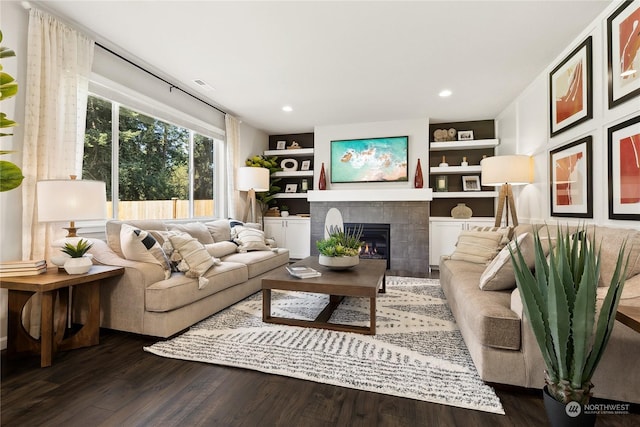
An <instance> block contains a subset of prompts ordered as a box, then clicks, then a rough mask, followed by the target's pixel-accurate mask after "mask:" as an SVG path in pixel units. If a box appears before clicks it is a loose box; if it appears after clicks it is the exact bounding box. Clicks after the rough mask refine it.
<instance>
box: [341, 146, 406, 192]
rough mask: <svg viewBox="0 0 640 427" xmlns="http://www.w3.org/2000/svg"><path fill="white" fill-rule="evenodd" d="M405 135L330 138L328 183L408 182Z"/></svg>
mask: <svg viewBox="0 0 640 427" xmlns="http://www.w3.org/2000/svg"><path fill="white" fill-rule="evenodd" d="M408 148H409V137H408V136H391V137H387V138H366V139H342V140H336V141H331V182H332V183H337V182H395V181H408V180H409V173H408V165H407V163H408V159H409V157H408Z"/></svg>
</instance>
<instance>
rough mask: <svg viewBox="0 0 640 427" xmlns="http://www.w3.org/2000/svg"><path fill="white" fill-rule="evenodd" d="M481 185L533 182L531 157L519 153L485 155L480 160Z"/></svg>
mask: <svg viewBox="0 0 640 427" xmlns="http://www.w3.org/2000/svg"><path fill="white" fill-rule="evenodd" d="M480 166H481V168H482V185H494V186H499V185H502V184H512V185H522V184H529V183H531V182H533V157H531V156H525V155H521V154H517V155H509V156H494V157H486V158H484V159H482V160H481V161H480Z"/></svg>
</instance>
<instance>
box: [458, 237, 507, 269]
mask: <svg viewBox="0 0 640 427" xmlns="http://www.w3.org/2000/svg"><path fill="white" fill-rule="evenodd" d="M501 240H502V234H501V233H498V232H497V231H463V232H461V233H460V235H459V236H458V243H456V250H455V251H454V252H453V253H452V254H451V259H453V260H457V261H467V262H473V263H475V264H485V263H487V262H489V261H491V260H492V259H493V258H494V257H495V256H496V255H497V254H498V250H499V249H498V248H499V245H500V241H501Z"/></svg>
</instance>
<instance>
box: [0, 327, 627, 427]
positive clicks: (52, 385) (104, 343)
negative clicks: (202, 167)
mask: <svg viewBox="0 0 640 427" xmlns="http://www.w3.org/2000/svg"><path fill="white" fill-rule="evenodd" d="M156 341H157V339H156V338H151V337H145V336H139V335H135V334H128V333H123V332H116V331H110V330H104V329H103V330H102V331H101V342H100V345H98V346H94V347H89V348H85V349H78V350H73V351H68V352H61V353H59V354H58V355H57V356H56V357H55V359H54V363H53V366H51V367H50V368H40V367H39V361H40V359H39V358H38V357H28V358H23V359H16V360H7V358H6V355H5V354H4V353H5V352H3V354H2V358H1V360H0V362H1V363H2V382H1V389H0V399H1V400H0V404H1V407H0V410H1V413H0V423H1V424H2V425H3V426H40V425H42V426H65V427H66V426H83V427H87V426H200V425H202V426H305V427H307V426H350V427H351V426H353V427H357V426H367V427H371V426H485V425H490V426H492V427H501V426H543V425H546V416H545V413H544V407H543V403H542V399H541V396H540V392H539V391H536V390H525V389H517V388H504V387H501V388H498V389H497V393H498V396H499V397H500V399H501V400H502V403H503V405H504V408H505V412H506V415H504V416H503V415H495V414H489V413H485V412H479V411H473V410H468V409H463V408H455V407H452V406H446V405H438V404H433V403H428V402H420V401H416V400H412V399H404V398H399V397H393V396H386V395H381V394H376V393H371V392H364V391H359V390H351V389H346V388H342V387H335V386H330V385H326V384H316V383H313V382H309V381H302V380H297V379H293V378H287V377H281V376H277V375H269V374H263V373H260V372H254V371H248V370H244V369H236V368H228V367H223V366H216V365H208V364H204V363H198V362H186V361H180V360H173V359H165V358H162V357H158V356H155V355H153V354H150V353H146V352H144V351H143V350H142V347H143V346H147V345H150V344H152V343H154V342H156ZM633 410H634V411H636V412H635V413H634V414H631V415H607V416H599V417H598V421H597V424H596V425H597V426H634V425H635V426H637V425H640V415H638V414H637V407H635V406H634V408H633Z"/></svg>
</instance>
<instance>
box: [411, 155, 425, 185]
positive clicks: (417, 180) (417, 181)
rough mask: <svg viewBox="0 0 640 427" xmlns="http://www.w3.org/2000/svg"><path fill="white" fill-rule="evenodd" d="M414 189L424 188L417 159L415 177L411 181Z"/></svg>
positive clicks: (420, 167)
mask: <svg viewBox="0 0 640 427" xmlns="http://www.w3.org/2000/svg"><path fill="white" fill-rule="evenodd" d="M413 186H414V187H415V188H422V187H423V186H424V180H423V178H422V166H420V159H418V166H416V176H415V179H414V181H413Z"/></svg>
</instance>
